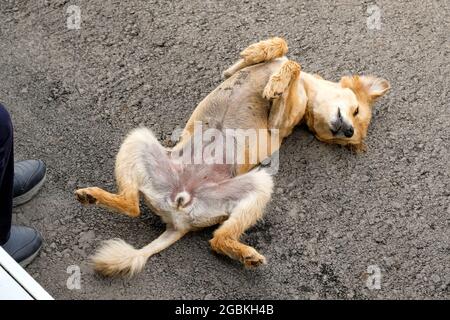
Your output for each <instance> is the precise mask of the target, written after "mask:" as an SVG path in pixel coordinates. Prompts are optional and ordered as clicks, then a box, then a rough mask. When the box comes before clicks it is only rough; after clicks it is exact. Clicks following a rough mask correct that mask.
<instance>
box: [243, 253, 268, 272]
mask: <svg viewBox="0 0 450 320" xmlns="http://www.w3.org/2000/svg"><path fill="white" fill-rule="evenodd" d="M243 258H244V261H243V263H244V265H245V266H246V267H248V268H256V267H259V266H260V265H263V264H266V263H267V260H266V258H265V257H264V256H263V255H262V254H259V253H258V251H256V250H255V249H253V250H251V251H250V252H249V253H247V254H246V255H245V256H244V257H243Z"/></svg>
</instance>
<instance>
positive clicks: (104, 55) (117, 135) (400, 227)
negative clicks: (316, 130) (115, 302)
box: [0, 0, 450, 299]
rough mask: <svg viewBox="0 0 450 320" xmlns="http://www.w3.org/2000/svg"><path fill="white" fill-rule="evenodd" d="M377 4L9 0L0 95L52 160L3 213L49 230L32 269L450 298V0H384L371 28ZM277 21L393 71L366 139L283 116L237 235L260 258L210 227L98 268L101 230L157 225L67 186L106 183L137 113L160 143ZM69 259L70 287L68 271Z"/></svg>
mask: <svg viewBox="0 0 450 320" xmlns="http://www.w3.org/2000/svg"><path fill="white" fill-rule="evenodd" d="M372 4H374V2H371V1H363V2H359V1H338V2H336V1H332V2H331V1H330V3H325V2H314V3H312V2H311V3H309V2H308V3H303V2H300V1H294V0H292V1H287V0H285V1H267V0H260V1H248V0H247V1H223V2H219V1H212V0H209V1H204V0H178V1H173V2H172V1H170V2H169V1H157V0H140V1H139V0H130V1H112V0H109V1H101V0H95V1H94V0H90V1H88V0H83V1H81V0H79V1H76V0H73V1H68V0H58V1H57V0H55V1H53V0H52V1H44V0H36V1H11V0H2V1H1V3H0V19H1V21H2V25H1V28H0V74H1V77H0V100H1V101H2V102H3V103H5V104H6V106H7V107H8V108H9V110H10V111H11V114H12V117H13V120H14V123H15V134H16V141H15V143H16V145H15V147H16V154H17V158H18V159H25V158H41V159H43V160H45V161H46V163H47V165H48V181H47V183H46V185H45V187H44V189H43V190H42V192H41V193H40V195H39V196H38V197H37V198H36V199H34V200H33V201H32V202H30V203H29V204H27V205H25V206H23V207H20V208H18V209H16V210H15V214H14V219H15V220H16V221H17V222H18V223H22V224H27V225H32V226H35V227H37V228H39V230H41V231H42V234H43V236H44V238H45V245H44V248H43V251H42V253H41V255H40V257H39V258H37V260H36V261H35V262H34V263H33V264H32V265H30V266H29V267H28V271H29V272H30V273H31V274H32V275H33V276H34V277H35V278H36V279H37V280H38V281H39V282H40V283H41V284H42V285H43V286H44V287H46V288H47V289H48V291H49V292H50V293H51V294H52V295H53V296H54V297H55V298H58V299H74V298H79V299H98V298H113V299H119V298H131V299H142V298H149V299H172V298H174V299H175V298H176V299H180V298H181V299H185V298H186V299H191V298H194V299H223V298H232V299H241V298H255V299H260V298H271V299H281V298H287V299H298V298H300V299H305V298H306V299H318V298H320V299H321V298H344V299H346V298H362V299H373V298H395V299H398V298H407V299H417V298H445V299H448V298H450V291H449V290H450V289H449V283H450V259H449V254H450V240H449V237H450V232H449V222H450V201H449V196H450V178H449V175H450V174H449V140H450V132H449V131H450V130H449V125H450V112H449V92H448V88H449V87H450V84H449V78H450V75H449V72H450V68H449V61H450V59H449V51H450V50H449V49H450V48H449V42H448V40H449V38H448V30H449V13H450V12H449V8H450V5H449V3H448V1H446V0H442V1H430V0H421V1H408V2H406V1H405V2H404V3H403V1H402V2H400V1H395V2H394V1H380V0H378V1H377V5H378V7H379V8H380V9H381V29H380V30H377V29H372V28H369V27H368V25H367V23H366V22H367V19H368V15H369V14H368V13H367V9H368V8H369V10H370V6H371V5H372ZM69 5H78V6H79V7H80V9H81V19H82V20H81V29H80V30H71V29H68V28H67V27H66V18H67V16H68V15H67V14H66V9H67V8H68V6H69ZM372 17H373V15H372ZM369 19H370V18H369ZM274 35H278V36H283V37H285V38H286V39H287V40H288V41H289V44H290V48H291V51H290V54H289V57H290V58H292V59H294V60H296V61H298V62H300V63H301V64H302V66H303V69H304V70H306V71H309V72H317V73H319V74H321V75H322V76H323V77H325V78H328V79H332V80H338V79H339V78H340V76H342V75H346V74H353V73H362V74H369V73H370V74H376V75H379V76H382V77H385V78H386V79H388V80H389V81H390V82H391V85H392V90H391V91H390V93H389V94H388V95H387V96H386V97H384V98H383V99H382V100H381V101H380V102H378V103H377V104H376V106H375V108H374V119H373V122H372V125H371V128H370V131H369V137H368V139H367V144H368V151H367V153H365V154H362V155H354V154H352V153H350V152H349V151H348V150H347V149H345V148H341V147H339V146H329V145H325V144H323V143H320V142H319V141H317V140H316V139H314V137H313V136H312V135H311V134H310V133H309V132H308V131H307V130H306V129H305V128H303V127H299V128H297V129H296V130H295V131H294V133H293V134H292V136H290V137H289V138H288V139H287V140H286V142H285V144H284V146H283V147H282V150H281V155H280V161H281V164H280V171H279V173H278V174H277V175H276V177H275V180H276V188H275V192H274V195H273V200H272V202H271V203H270V205H269V206H268V209H267V213H266V218H265V220H264V221H263V222H261V223H259V224H258V225H257V226H256V227H254V228H252V229H251V230H249V232H248V233H247V235H246V236H245V239H244V240H245V241H246V242H248V243H250V244H251V245H254V246H255V247H256V248H258V249H259V250H260V252H261V253H263V254H265V255H266V257H267V258H268V260H269V264H268V265H267V266H265V267H263V268H261V269H258V270H245V269H243V268H242V267H241V265H240V264H238V263H236V262H234V261H231V260H230V259H227V258H224V257H220V256H217V255H215V254H212V253H211V251H210V249H209V246H208V242H207V240H208V239H210V238H211V234H212V232H213V230H214V229H213V228H211V229H207V230H204V231H201V232H198V233H194V234H191V235H188V236H187V237H185V238H184V239H183V240H182V241H180V242H178V243H176V244H175V245H174V246H172V247H171V248H169V249H168V250H166V251H164V252H163V253H161V254H159V255H157V256H154V257H152V258H151V259H150V261H149V263H148V264H147V267H146V269H145V271H144V272H143V273H142V274H140V275H139V276H137V277H136V278H133V279H131V280H124V279H115V280H111V279H103V278H101V277H99V276H97V275H95V274H94V273H93V272H92V270H91V268H90V267H89V264H88V256H89V255H90V254H91V253H92V252H93V250H94V249H95V248H96V247H97V246H98V245H99V242H100V241H101V240H105V239H110V238H113V237H120V238H123V239H125V240H126V241H128V242H130V243H132V244H134V245H136V246H143V245H145V244H147V243H148V242H150V241H151V240H152V239H154V238H155V237H157V236H158V235H159V234H160V233H161V232H162V230H163V225H162V224H161V223H160V222H159V220H158V219H157V218H156V217H154V216H152V215H150V217H149V218H147V219H136V220H133V219H129V218H126V217H122V216H119V215H116V214H111V213H109V212H107V211H106V210H103V209H100V208H83V207H82V206H80V205H79V204H78V203H77V202H76V201H75V199H74V197H73V191H74V189H76V188H78V187H84V186H91V185H97V186H101V187H104V188H107V189H111V190H114V188H115V184H114V179H113V166H114V156H115V154H116V153H117V151H118V147H119V145H120V143H121V140H122V139H123V137H124V135H125V134H126V133H127V132H128V131H129V130H131V129H132V128H134V127H136V126H139V125H146V126H148V127H150V128H152V129H153V130H154V132H155V133H156V134H157V136H158V137H159V138H160V139H161V140H162V141H165V143H168V141H169V140H170V136H171V133H172V131H173V130H174V129H175V128H182V127H183V126H184V124H185V122H186V121H187V119H188V117H189V115H190V114H191V112H192V111H193V110H194V108H195V106H196V105H197V103H198V102H199V101H200V100H201V99H202V98H203V97H205V96H206V95H207V94H208V93H209V92H210V91H211V90H212V89H213V88H215V87H216V86H217V85H218V84H219V83H220V81H221V80H220V73H221V71H223V70H224V69H225V68H226V67H227V66H229V65H230V63H232V62H233V61H234V60H235V59H236V57H237V54H238V52H239V51H240V50H242V49H243V48H244V47H246V46H247V45H248V44H250V43H252V42H255V41H258V40H261V39H265V38H267V37H269V36H274ZM147 213H148V212H147ZM71 265H77V266H80V268H81V289H73V290H69V289H68V288H67V286H66V281H67V279H68V277H69V276H70V274H69V273H67V268H68V267H69V266H71ZM369 266H377V267H378V268H379V269H380V272H381V288H380V289H374V288H372V289H369V288H368V287H367V286H366V280H367V278H368V273H367V272H368V267H369Z"/></svg>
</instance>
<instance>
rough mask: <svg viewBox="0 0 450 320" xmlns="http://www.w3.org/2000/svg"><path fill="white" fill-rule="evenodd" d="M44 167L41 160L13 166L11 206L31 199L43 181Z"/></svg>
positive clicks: (27, 161)
mask: <svg viewBox="0 0 450 320" xmlns="http://www.w3.org/2000/svg"><path fill="white" fill-rule="evenodd" d="M45 173H46V167H45V163H44V162H42V161H41V160H25V161H20V162H17V163H15V164H14V193H13V194H14V195H13V206H14V207H16V206H20V205H21V204H24V203H25V202H28V201H30V200H31V198H33V197H34V196H35V195H36V194H37V193H38V192H39V190H40V189H41V187H42V185H43V184H44V181H45Z"/></svg>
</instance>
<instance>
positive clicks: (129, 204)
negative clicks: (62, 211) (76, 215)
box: [75, 128, 163, 217]
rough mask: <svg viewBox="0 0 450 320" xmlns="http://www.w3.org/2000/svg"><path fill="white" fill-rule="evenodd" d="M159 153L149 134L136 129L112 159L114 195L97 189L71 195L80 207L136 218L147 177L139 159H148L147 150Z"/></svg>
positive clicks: (141, 160) (153, 138)
mask: <svg viewBox="0 0 450 320" xmlns="http://www.w3.org/2000/svg"><path fill="white" fill-rule="evenodd" d="M152 147H153V148H154V149H155V150H156V151H157V152H156V153H157V154H156V155H155V156H156V157H158V151H160V153H162V151H161V150H162V149H163V148H162V146H161V145H160V144H159V142H158V141H157V139H156V138H155V137H154V136H153V134H152V133H151V131H150V130H148V129H145V128H140V129H136V130H134V131H133V132H132V133H130V134H129V135H128V137H127V138H126V139H125V141H124V142H123V144H122V146H121V147H120V150H119V153H118V154H117V158H116V170H115V175H116V180H117V185H118V193H117V194H113V193H109V192H107V191H105V190H103V189H100V188H97V187H91V188H84V189H79V190H77V191H75V195H76V197H77V199H78V201H80V202H81V203H83V204H96V205H99V206H102V207H106V208H107V209H111V210H114V211H118V212H119V213H123V214H125V215H127V216H130V217H138V216H139V215H140V209H139V188H140V187H141V185H142V183H143V181H144V180H145V179H146V177H147V176H148V172H147V169H146V168H145V165H144V163H143V157H147V156H148V157H150V156H152V153H151V150H150V149H149V148H152Z"/></svg>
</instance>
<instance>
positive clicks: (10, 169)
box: [0, 104, 14, 245]
mask: <svg viewBox="0 0 450 320" xmlns="http://www.w3.org/2000/svg"><path fill="white" fill-rule="evenodd" d="M13 181H14V157H13V128H12V123H11V119H10V117H9V114H8V112H7V111H6V109H5V108H4V107H3V106H2V105H1V104H0V245H3V244H4V243H6V241H7V240H8V238H9V233H10V230H11V216H12V199H13Z"/></svg>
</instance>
